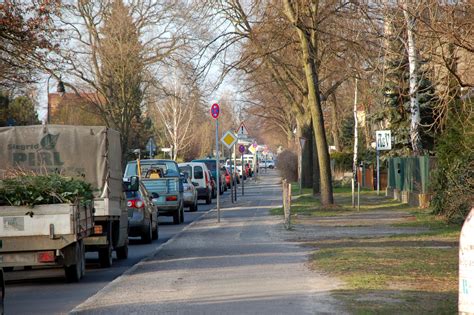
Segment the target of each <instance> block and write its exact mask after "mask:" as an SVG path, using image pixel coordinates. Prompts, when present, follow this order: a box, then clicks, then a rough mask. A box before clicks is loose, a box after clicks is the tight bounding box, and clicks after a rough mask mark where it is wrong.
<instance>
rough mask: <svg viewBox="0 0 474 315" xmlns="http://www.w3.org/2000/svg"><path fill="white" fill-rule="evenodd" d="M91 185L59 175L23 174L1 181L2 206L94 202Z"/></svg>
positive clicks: (0, 201)
mask: <svg viewBox="0 0 474 315" xmlns="http://www.w3.org/2000/svg"><path fill="white" fill-rule="evenodd" d="M92 192H93V190H92V187H91V185H90V184H88V183H86V182H84V181H82V180H79V179H75V178H71V177H65V176H61V175H58V174H49V175H31V174H23V175H20V176H17V177H12V178H9V179H4V180H2V181H0V205H11V206H34V205H40V204H54V203H68V202H70V203H74V202H75V201H77V200H78V199H81V200H92V199H93V193H92Z"/></svg>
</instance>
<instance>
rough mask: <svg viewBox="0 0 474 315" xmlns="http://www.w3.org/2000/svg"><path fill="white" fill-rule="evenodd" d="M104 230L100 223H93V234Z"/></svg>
mask: <svg viewBox="0 0 474 315" xmlns="http://www.w3.org/2000/svg"><path fill="white" fill-rule="evenodd" d="M103 231H104V229H103V227H102V225H100V224H98V225H94V234H102V232H103Z"/></svg>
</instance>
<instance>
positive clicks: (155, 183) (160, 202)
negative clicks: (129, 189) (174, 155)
mask: <svg viewBox="0 0 474 315" xmlns="http://www.w3.org/2000/svg"><path fill="white" fill-rule="evenodd" d="M139 164H140V174H141V180H142V182H143V185H144V186H145V188H146V190H147V191H148V192H149V193H150V194H153V193H156V194H158V198H153V203H154V204H155V205H156V206H157V207H158V215H160V216H172V217H173V223H174V224H180V223H183V222H184V202H183V190H184V189H183V180H182V178H181V177H180V175H179V169H178V164H176V162H175V161H173V160H156V159H147V160H139ZM138 173H139V171H138V162H137V161H130V162H128V163H127V166H126V168H125V175H124V177H130V176H136V175H140V174H138Z"/></svg>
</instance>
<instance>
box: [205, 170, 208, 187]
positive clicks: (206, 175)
mask: <svg viewBox="0 0 474 315" xmlns="http://www.w3.org/2000/svg"><path fill="white" fill-rule="evenodd" d="M205 175H206V186H208V185H209V174H207V173H205Z"/></svg>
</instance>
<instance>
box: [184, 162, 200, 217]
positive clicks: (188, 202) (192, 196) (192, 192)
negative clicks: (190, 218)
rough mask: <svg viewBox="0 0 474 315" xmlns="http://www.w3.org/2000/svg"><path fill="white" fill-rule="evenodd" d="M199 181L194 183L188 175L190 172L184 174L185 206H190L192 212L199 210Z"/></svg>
mask: <svg viewBox="0 0 474 315" xmlns="http://www.w3.org/2000/svg"><path fill="white" fill-rule="evenodd" d="M180 170H181V168H180ZM198 185H199V184H198V183H193V182H192V181H191V179H190V178H189V176H188V173H184V174H183V200H184V206H185V207H189V211H190V212H194V211H197V210H198V193H197V188H196V186H198Z"/></svg>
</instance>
